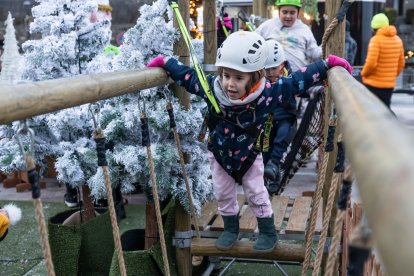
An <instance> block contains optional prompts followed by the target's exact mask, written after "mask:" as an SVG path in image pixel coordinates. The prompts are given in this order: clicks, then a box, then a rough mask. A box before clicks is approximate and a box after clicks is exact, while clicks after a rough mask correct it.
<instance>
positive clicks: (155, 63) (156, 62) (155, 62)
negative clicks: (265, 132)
mask: <svg viewBox="0 0 414 276" xmlns="http://www.w3.org/2000/svg"><path fill="white" fill-rule="evenodd" d="M164 66H165V62H164V57H163V56H162V55H159V56H157V57H156V58H153V59H151V60H150V61H149V62H148V64H147V67H149V68H151V67H161V68H164Z"/></svg>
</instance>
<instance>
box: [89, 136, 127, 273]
mask: <svg viewBox="0 0 414 276" xmlns="http://www.w3.org/2000/svg"><path fill="white" fill-rule="evenodd" d="M93 139H94V140H95V142H96V152H97V155H98V166H100V167H101V168H102V172H103V175H104V179H105V188H106V194H107V198H108V209H109V215H110V217H111V225H112V229H113V234H114V242H115V249H116V253H117V255H118V264H119V270H120V272H121V275H122V276H126V275H127V273H126V268H125V261H124V254H123V253H122V245H121V239H120V237H119V227H118V222H117V220H116V211H115V203H114V198H113V197H112V185H111V179H110V176H109V168H108V162H107V160H106V153H105V151H106V148H105V134H104V133H103V131H102V129H101V128H95V130H94V131H93Z"/></svg>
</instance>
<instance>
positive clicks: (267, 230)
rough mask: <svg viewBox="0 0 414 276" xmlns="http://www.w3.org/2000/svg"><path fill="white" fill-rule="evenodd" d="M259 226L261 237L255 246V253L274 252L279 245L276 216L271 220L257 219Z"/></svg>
mask: <svg viewBox="0 0 414 276" xmlns="http://www.w3.org/2000/svg"><path fill="white" fill-rule="evenodd" d="M257 223H258V226H259V237H258V238H257V241H256V244H255V245H254V246H253V252H255V253H269V252H272V251H273V249H274V248H275V247H276V244H277V234H276V228H275V223H274V215H272V216H271V217H270V218H257Z"/></svg>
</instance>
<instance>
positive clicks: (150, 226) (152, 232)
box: [144, 200, 158, 249]
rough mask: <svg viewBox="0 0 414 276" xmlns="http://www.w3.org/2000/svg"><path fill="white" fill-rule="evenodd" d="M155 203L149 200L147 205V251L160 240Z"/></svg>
mask: <svg viewBox="0 0 414 276" xmlns="http://www.w3.org/2000/svg"><path fill="white" fill-rule="evenodd" d="M154 218H156V214H155V205H154V202H150V201H149V200H147V202H146V204H145V247H144V248H145V249H148V248H150V247H151V246H153V245H154V244H155V243H156V242H157V240H158V225H157V220H156V219H154Z"/></svg>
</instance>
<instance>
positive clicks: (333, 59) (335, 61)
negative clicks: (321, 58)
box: [328, 55, 352, 74]
mask: <svg viewBox="0 0 414 276" xmlns="http://www.w3.org/2000/svg"><path fill="white" fill-rule="evenodd" d="M328 66H329V67H330V68H332V67H335V66H341V67H344V68H345V69H346V70H347V71H348V72H349V74H352V66H351V65H350V64H349V62H348V61H346V60H345V59H343V58H341V57H337V56H334V55H329V57H328Z"/></svg>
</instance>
